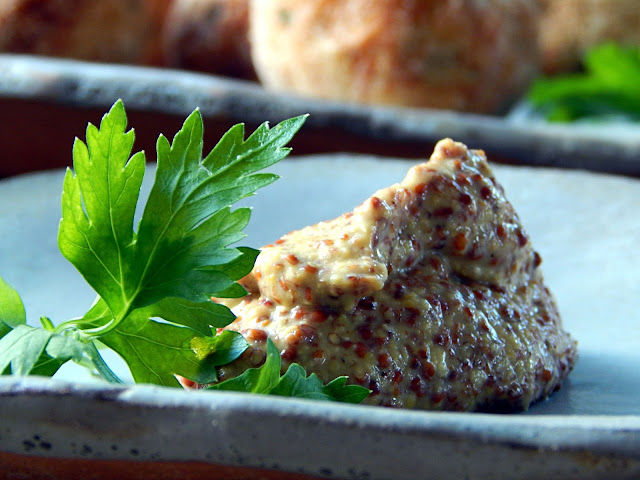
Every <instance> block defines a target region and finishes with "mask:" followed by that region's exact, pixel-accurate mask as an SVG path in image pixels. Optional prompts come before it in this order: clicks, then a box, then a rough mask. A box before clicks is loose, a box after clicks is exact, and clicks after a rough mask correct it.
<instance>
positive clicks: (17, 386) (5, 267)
mask: <svg viewBox="0 0 640 480" xmlns="http://www.w3.org/2000/svg"><path fill="white" fill-rule="evenodd" d="M413 164H415V162H414V161H408V160H401V159H397V158H396V159H389V158H381V157H371V156H353V155H345V154H335V155H326V156H311V157H298V158H289V159H287V160H285V161H283V162H281V163H280V164H279V165H277V166H276V167H275V168H274V170H275V171H276V172H277V173H279V174H280V175H281V176H282V178H281V179H280V180H278V182H276V183H275V184H274V185H271V186H269V187H267V188H266V189H264V190H261V191H260V192H259V193H258V195H257V196H255V197H252V198H251V202H250V204H251V205H253V206H254V213H253V216H252V222H251V223H250V225H249V228H248V238H247V240H248V242H247V243H248V244H249V245H251V246H256V247H257V246H260V245H262V244H265V243H269V242H271V241H272V240H274V239H275V238H277V237H278V236H280V235H282V234H283V233H286V232H288V231H290V230H291V229H294V228H299V227H302V226H304V225H307V224H310V223H313V222H316V221H318V220H322V219H328V218H331V217H333V216H335V215H338V214H340V213H342V212H344V211H347V210H351V209H352V208H353V207H354V206H355V205H357V204H358V203H359V202H361V201H362V200H363V199H364V198H366V197H367V196H369V195H370V194H371V193H372V192H373V191H375V190H376V189H378V188H380V187H383V186H386V185H388V184H390V183H393V182H396V181H399V180H401V179H402V177H403V176H404V174H405V173H406V170H407V169H408V168H409V167H410V166H411V165H413ZM495 173H496V177H497V178H498V180H499V181H500V182H501V183H502V184H503V185H504V187H505V190H506V193H507V197H508V198H509V199H510V200H511V202H512V203H513V204H514V206H515V208H516V211H518V212H519V215H520V217H521V219H522V222H523V224H524V226H525V228H526V229H527V231H528V232H529V234H530V235H531V237H532V241H533V243H534V246H535V248H536V249H537V250H538V251H539V252H540V254H541V256H542V258H543V271H544V273H545V277H546V280H547V283H548V285H549V286H550V288H551V289H552V291H553V292H554V294H555V296H556V298H557V301H558V304H559V308H560V311H561V314H562V316H563V319H564V324H565V327H566V328H567V329H568V330H569V331H570V332H571V333H572V334H573V335H574V336H575V337H576V338H577V340H578V342H579V349H580V359H579V362H578V364H577V366H576V368H575V370H574V371H573V372H572V374H571V376H570V379H569V381H568V382H566V383H565V385H564V387H563V388H562V390H560V391H559V392H557V393H556V394H554V395H553V397H552V398H551V399H549V400H548V401H545V402H542V403H538V404H536V405H534V406H533V407H532V408H531V409H530V410H529V411H528V412H526V413H522V414H512V415H487V414H472V413H437V412H419V411H400V410H391V409H385V408H381V407H367V406H350V405H340V404H333V403H323V402H314V401H302V400H291V399H284V398H271V397H260V396H254V395H243V394H232V393H225V392H186V391H181V390H177V389H165V388H158V387H150V386H128V387H112V386H108V385H105V384H102V383H97V382H96V381H93V380H91V379H90V378H88V377H86V376H83V374H82V373H81V372H79V371H78V370H76V369H73V368H65V369H64V370H63V371H62V372H61V374H60V376H59V378H58V379H57V380H56V379H54V380H48V379H38V378H26V379H20V378H7V377H5V378H3V379H1V380H0V452H1V453H0V477H2V478H25V477H26V478H42V477H45V476H46V475H50V476H49V477H46V478H51V477H53V478H77V477H76V475H79V474H80V473H81V474H82V475H85V476H86V477H85V478H118V479H120V478H186V479H189V478H228V479H231V478H234V479H240V478H256V479H257V478H273V479H276V478H277V479H294V478H295V479H308V478H334V479H350V480H355V479H359V480H364V479H367V480H369V479H370V480H374V479H380V480H384V479H389V480H390V479H393V480H402V479H416V478H451V479H458V478H460V479H484V478H510V479H525V478H562V479H570V478H575V479H592V478H601V479H607V478H638V477H639V476H640V373H639V371H638V369H637V365H638V364H639V363H640V353H639V352H638V349H637V345H638V344H639V342H640V328H639V327H638V325H640V318H639V315H640V314H639V313H638V309H637V299H638V298H640V282H639V281H638V280H639V278H640V274H639V273H638V272H640V256H639V255H637V239H638V238H640V215H639V214H638V210H637V208H638V198H640V180H636V179H631V178H623V177H617V176H610V175H603V174H595V173H588V172H577V171H563V170H553V169H543V168H530V167H514V166H502V165H498V166H495ZM62 174H63V172H62V171H59V170H56V171H51V172H44V173H36V174H28V175H23V176H18V177H13V178H10V179H6V180H3V181H1V182H0V205H2V206H3V208H2V209H0V275H2V276H3V278H5V280H6V281H8V282H9V283H11V284H13V285H14V286H15V287H16V288H17V290H18V291H19V292H20V293H21V295H22V296H23V299H24V301H25V304H26V307H27V315H28V318H29V319H30V321H37V318H38V317H39V316H40V315H45V314H46V315H49V316H50V317H51V318H53V319H54V321H56V322H57V321H61V320H63V319H67V318H70V317H72V316H76V315H79V314H82V313H83V312H84V311H85V310H86V309H87V307H88V305H89V304H90V303H91V301H92V300H93V294H92V293H91V291H89V289H88V287H86V286H85V285H84V281H83V280H82V279H81V278H80V277H79V275H78V274H77V273H76V272H75V271H74V270H73V267H71V266H70V265H69V264H67V263H66V261H65V260H64V259H63V258H62V257H61V255H60V254H59V253H58V251H57V246H56V231H57V225H58V220H59V217H60V212H59V209H60V207H59V196H60V191H61V184H62ZM147 176H148V177H149V176H151V171H149V172H148V173H147Z"/></svg>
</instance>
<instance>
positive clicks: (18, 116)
mask: <svg viewBox="0 0 640 480" xmlns="http://www.w3.org/2000/svg"><path fill="white" fill-rule="evenodd" d="M118 98H121V99H123V100H124V103H125V105H126V107H127V111H128V113H129V117H130V124H132V125H135V127H136V132H137V139H138V142H137V145H138V146H139V147H140V148H144V149H145V150H146V151H148V152H153V151H155V148H154V147H155V141H156V139H157V136H158V133H159V132H163V133H165V134H167V135H168V134H172V133H173V132H175V131H177V129H178V128H179V126H180V125H181V123H182V121H183V119H184V118H185V117H186V115H187V114H188V113H190V112H191V111H192V110H193V109H194V108H196V107H199V108H200V110H201V111H202V113H203V116H204V117H205V126H206V129H205V132H206V135H207V138H206V139H205V140H209V142H213V141H214V140H215V139H217V138H219V136H220V134H221V133H223V132H224V131H226V130H227V129H228V128H229V127H230V126H231V125H233V124H235V123H238V122H246V123H247V125H248V127H249V128H252V129H253V128H254V127H255V126H257V125H258V124H260V123H262V122H263V121H265V120H269V121H270V122H273V123H275V122H278V121H280V120H283V119H284V118H288V117H291V116H294V115H299V114H302V113H310V114H311V117H310V118H309V120H308V121H307V123H306V124H305V127H304V129H303V130H302V131H301V132H300V133H299V134H298V135H297V136H296V139H295V140H294V142H293V146H294V148H295V150H294V151H295V153H296V154H309V153H327V152H357V153H370V154H377V155H389V156H397V157H404V158H426V157H427V156H428V155H429V154H430V151H431V149H432V147H433V145H434V144H435V142H437V141H438V140H440V139H441V138H444V137H451V138H453V139H455V140H458V141H462V142H464V143H467V144H468V145H469V146H470V147H473V148H482V149H484V150H486V151H487V152H488V154H489V156H490V157H491V158H492V159H493V161H500V162H504V163H512V164H524V165H537V166H560V167H567V168H579V169H588V170H594V171H601V172H611V173H620V174H625V175H633V176H640V127H638V126H637V125H633V124H621V123H618V124H614V125H602V124H591V125H590V124H577V125H558V124H549V123H546V122H544V121H541V120H536V119H533V118H531V117H530V116H529V115H527V114H526V111H527V107H526V105H524V106H522V105H521V106H519V107H518V108H516V109H515V110H514V112H512V114H511V115H508V116H506V117H497V116H485V115H474V114H465V113H455V112H450V111H444V110H429V109H408V108H392V107H376V106H364V105H356V104H347V103H339V102H329V101H321V100H312V99H308V98H302V97H296V96H292V95H285V94H276V93H273V92H269V91H266V90H264V89H263V88H262V87H260V86H259V85H258V84H256V83H252V82H248V81H241V80H232V79H228V78H224V77H216V76H213V75H207V74H200V73H191V72H186V71H180V70H170V69H159V68H149V67H136V66H126V65H111V64H103V63H86V62H80V61H73V60H62V59H53V58H46V57H35V56H28V55H12V54H0V124H1V125H3V128H2V129H1V130H0V142H1V143H2V145H3V148H2V152H1V153H0V176H8V175H12V174H16V173H20V172H26V171H30V170H38V169H44V168H53V167H56V166H63V165H67V164H69V162H70V158H71V155H70V152H71V143H72V140H73V138H74V137H75V136H79V137H83V136H84V131H85V128H86V124H87V122H88V121H91V122H92V123H98V122H99V120H100V118H101V116H102V114H103V113H104V112H105V111H106V110H107V109H108V108H109V107H110V106H111V105H112V104H113V102H114V101H115V100H116V99H118ZM523 112H524V113H523Z"/></svg>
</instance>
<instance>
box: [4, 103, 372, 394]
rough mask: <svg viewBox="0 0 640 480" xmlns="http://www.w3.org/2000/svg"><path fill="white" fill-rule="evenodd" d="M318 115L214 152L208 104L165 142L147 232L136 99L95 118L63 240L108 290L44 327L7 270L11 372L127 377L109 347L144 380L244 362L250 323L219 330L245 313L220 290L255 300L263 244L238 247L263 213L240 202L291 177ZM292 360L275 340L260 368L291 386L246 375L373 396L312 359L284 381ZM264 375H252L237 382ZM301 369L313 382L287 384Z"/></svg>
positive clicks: (213, 374) (237, 137)
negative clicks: (67, 369)
mask: <svg viewBox="0 0 640 480" xmlns="http://www.w3.org/2000/svg"><path fill="white" fill-rule="evenodd" d="M304 121H305V116H300V117H296V118H292V119H289V120H285V121H283V122H282V123H280V124H278V125H276V126H275V127H273V128H269V126H268V125H267V124H266V123H265V124H263V125H261V126H260V127H258V129H257V130H256V131H255V132H254V133H253V134H252V135H250V136H249V137H248V138H247V139H246V140H245V139H244V127H243V125H236V126H234V127H232V128H231V129H230V130H229V131H228V132H227V133H226V134H225V135H224V136H223V137H222V138H221V140H220V141H219V142H218V144H217V145H216V146H215V147H214V148H213V150H212V151H211V152H210V153H209V154H208V155H206V156H204V157H203V121H202V117H201V114H200V112H199V111H198V110H195V111H194V112H193V113H192V114H191V115H189V117H188V118H187V119H186V121H185V122H184V125H183V127H182V129H181V130H180V131H179V132H178V133H177V134H176V135H175V137H174V139H173V141H172V142H170V141H169V140H168V139H167V138H166V137H164V136H163V135H161V136H160V137H159V139H158V142H157V168H156V174H155V180H154V183H153V186H152V188H151V192H150V194H149V197H148V198H147V200H146V203H145V205H144V208H143V209H142V216H141V218H140V221H139V223H138V226H137V229H134V217H135V215H136V209H137V208H138V202H139V200H140V198H139V197H140V189H141V186H142V180H143V177H144V174H145V161H146V159H145V155H144V153H143V152H138V153H135V154H133V155H131V153H132V149H133V143H134V132H133V130H129V131H127V129H126V128H127V117H126V113H125V109H124V105H123V104H122V102H121V101H118V102H116V103H115V104H114V105H113V107H112V108H111V110H110V111H109V112H108V113H107V114H106V115H105V116H104V117H103V119H102V121H101V123H100V127H99V128H98V127H95V126H94V125H91V124H89V126H88V128H87V132H86V143H85V142H83V141H81V140H79V139H76V141H75V143H74V145H73V170H71V169H67V172H66V175H65V178H64V185H63V193H62V219H61V221H60V227H59V231H58V246H59V248H60V251H61V252H62V254H63V255H64V257H65V258H67V260H69V261H70V262H71V263H72V264H73V265H74V266H75V267H76V269H77V270H78V271H79V272H80V273H81V274H82V276H83V277H84V278H85V280H86V281H87V282H88V283H89V285H90V286H91V287H92V288H93V289H94V290H95V291H96V293H97V294H98V296H97V299H96V301H95V302H94V304H93V305H92V306H91V308H90V309H89V311H88V312H87V313H86V314H85V315H84V316H82V317H81V318H75V319H71V320H68V321H65V322H63V323H61V324H59V325H58V326H55V325H54V323H53V322H52V321H51V320H50V319H49V318H47V317H42V318H41V325H42V327H41V328H36V327H33V326H30V325H27V323H26V314H25V309H24V305H23V304H22V301H21V299H20V296H19V295H18V293H17V292H16V291H15V289H13V287H11V286H10V285H9V284H7V283H6V282H5V281H4V280H2V279H0V374H16V375H46V376H52V375H54V374H55V373H56V372H57V371H58V369H59V368H60V367H61V366H62V365H63V364H64V363H66V362H68V361H73V362H76V363H78V364H81V365H84V366H86V367H87V368H89V369H90V370H91V371H92V372H94V373H96V374H98V375H99V376H101V377H103V378H104V379H106V380H108V381H110V382H114V383H119V382H121V380H120V379H119V378H118V376H117V375H116V374H115V373H114V372H113V371H112V370H111V369H110V368H109V366H108V365H107V364H106V363H105V361H104V360H103V358H102V356H101V354H100V348H102V347H103V346H106V347H109V348H111V349H112V350H114V351H115V352H117V353H118V354H119V356H120V357H122V358H123V359H124V361H125V362H126V363H127V365H128V367H129V370H130V371H131V374H132V376H133V379H134V380H135V381H136V382H139V383H152V384H157V385H164V386H174V387H175V386H179V383H178V381H177V379H176V376H177V375H179V376H182V377H185V378H187V379H189V380H192V381H194V382H198V383H203V384H209V383H213V382H216V381H217V380H218V378H217V371H216V367H217V366H221V365H225V364H227V363H230V362H232V361H233V360H235V359H236V358H238V357H239V356H240V355H241V354H242V353H243V352H244V350H246V348H247V346H248V344H247V342H246V341H245V340H244V338H243V337H242V335H240V334H239V333H237V332H233V331H226V330H225V331H223V332H222V333H219V334H218V333H217V330H218V329H219V328H222V327H225V326H227V325H228V324H229V323H231V322H232V321H233V320H234V318H235V317H234V315H233V313H232V312H231V311H230V310H229V309H228V308H227V307H226V306H223V305H219V304H217V303H214V302H213V301H212V300H211V297H212V296H215V297H218V298H235V297H241V296H243V295H245V294H246V292H245V290H244V289H243V288H242V287H241V286H240V285H239V284H238V283H237V282H236V281H237V280H239V279H240V278H241V277H243V276H244V275H246V274H247V273H249V271H251V268H252V267H253V263H254V261H255V258H256V256H257V253H258V252H257V251H256V250H253V249H251V248H247V247H237V248H234V247H232V246H231V245H233V244H236V243H237V242H239V241H240V240H242V239H243V238H244V236H245V234H244V233H243V229H244V227H245V226H246V225H247V223H248V221H249V218H250V214H251V211H250V209H248V208H236V209H232V208H231V206H232V205H233V204H234V203H236V202H237V201H238V200H240V199H242V198H245V197H247V196H250V195H252V194H254V193H255V191H256V190H258V189H259V188H262V187H264V186H266V185H269V184H270V183H272V182H273V181H274V180H276V179H277V176H276V175H274V174H271V173H263V172H261V171H262V170H264V169H265V168H268V167H270V166H272V165H273V164H275V163H276V162H278V161H280V160H282V159H283V158H284V157H286V156H287V155H288V153H289V151H290V149H289V148H286V147H285V146H286V144H287V143H288V142H289V141H290V140H291V138H292V137H293V135H294V134H295V133H296V132H297V131H298V129H300V127H301V126H302V124H303V123H304ZM203 352H204V353H203ZM274 356H275V357H277V359H275V357H274ZM279 358H280V357H279V354H278V352H277V350H276V349H275V347H274V346H273V344H272V343H270V344H269V351H268V356H267V362H266V363H265V365H263V367H260V369H259V371H260V372H263V373H262V376H265V375H267V376H268V378H270V379H272V380H273V379H276V378H277V379H278V381H275V380H274V381H275V385H276V386H277V385H283V386H284V387H277V388H275V389H273V391H272V389H258V390H256V389H254V388H252V387H251V382H245V386H246V387H247V388H245V389H244V390H243V391H252V392H258V393H273V394H278V392H280V394H283V393H282V392H285V391H287V390H288V392H289V394H290V395H292V396H304V397H312V398H325V399H333V400H344V401H353V402H359V401H361V400H362V399H363V398H364V397H366V395H367V394H368V391H367V390H366V389H363V388H361V387H356V386H345V384H344V383H345V380H346V379H344V378H341V379H336V380H335V381H333V382H331V383H330V384H328V385H327V386H323V385H322V382H320V380H319V379H318V378H317V377H316V376H315V375H311V376H309V377H307V376H306V373H305V372H304V370H302V368H301V367H299V366H298V365H295V366H292V367H290V368H289V370H288V371H287V372H286V373H285V374H284V376H283V377H282V380H279V379H280V360H279ZM274 366H275V367H276V368H275V369H274ZM252 370H253V369H252ZM251 376H254V377H255V374H254V373H251V372H250V371H247V372H245V374H243V375H241V376H240V377H239V380H237V381H236V384H237V383H238V382H241V381H242V379H246V378H247V377H251ZM290 378H295V379H297V381H300V382H302V383H300V384H301V385H302V384H304V385H306V387H304V388H303V389H302V390H300V389H299V388H288V387H286V385H288V384H290V383H291V382H290V381H289V380H288V379H290ZM219 385H220V387H218V388H219V389H227V388H228V387H229V386H230V385H232V383H228V382H222V383H220V384H219ZM225 385H226V387H225ZM240 390H242V389H240ZM313 392H316V393H313Z"/></svg>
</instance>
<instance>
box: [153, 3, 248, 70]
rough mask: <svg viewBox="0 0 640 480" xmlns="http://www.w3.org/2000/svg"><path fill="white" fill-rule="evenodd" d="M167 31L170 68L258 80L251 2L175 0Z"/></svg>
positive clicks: (167, 57) (166, 50)
mask: <svg viewBox="0 0 640 480" xmlns="http://www.w3.org/2000/svg"><path fill="white" fill-rule="evenodd" d="M166 27H167V28H166V32H165V35H166V37H165V41H164V50H165V57H166V59H167V64H168V65H169V66H172V67H179V68H186V69H190V70H199V71H203V72H210V73H216V74H219V75H227V76H231V77H239V78H248V79H255V76H256V75H255V72H254V69H253V64H252V62H251V52H250V47H249V38H248V30H249V1H248V0H175V1H174V4H173V7H172V8H171V11H170V12H169V15H168V18H167V25H166Z"/></svg>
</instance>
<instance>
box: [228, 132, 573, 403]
mask: <svg viewBox="0 0 640 480" xmlns="http://www.w3.org/2000/svg"><path fill="white" fill-rule="evenodd" d="M540 264H541V258H540V256H539V255H538V253H537V252H536V251H535V250H534V249H533V247H532V245H531V242H530V240H529V237H528V235H527V233H526V232H525V231H524V229H523V227H522V225H521V224H520V221H519V219H518V216H517V214H516V213H515V211H514V209H513V207H512V206H511V204H510V203H509V202H508V201H507V200H506V198H505V195H504V192H503V189H502V187H501V186H500V185H499V184H498V183H497V182H496V180H495V178H494V177H493V174H492V171H491V169H490V167H489V165H488V163H487V159H486V156H485V154H484V152H482V151H477V150H468V149H467V147H466V146H464V145H463V144H461V143H456V142H454V141H452V140H449V139H446V140H442V141H440V142H439V143H438V144H437V146H436V148H435V151H434V153H433V155H432V157H431V159H430V160H429V161H428V162H426V163H423V164H420V165H417V166H415V167H413V168H412V169H411V170H409V172H408V174H407V176H406V178H405V179H404V180H403V181H402V182H401V183H399V184H395V185H392V186H390V187H388V188H385V189H382V190H379V191H378V192H376V193H375V194H374V195H373V196H371V197H370V198H368V199H367V200H366V201H364V202H363V203H362V204H361V205H359V206H358V207H356V208H355V209H354V210H353V212H350V213H346V214H344V215H342V216H340V217H338V218H336V219H334V220H331V221H327V222H321V223H318V224H317V225H313V226H310V227H306V228H304V229H302V230H299V231H294V232H291V233H289V234H287V235H285V236H284V237H282V238H281V239H279V240H277V241H276V242H275V243H273V244H271V245H267V246H266V247H264V248H263V249H262V251H261V253H260V255H259V256H258V258H257V261H256V264H255V266H254V269H253V271H252V272H251V273H250V274H249V275H248V276H247V277H246V278H244V279H243V280H242V282H241V283H242V284H243V285H244V286H245V288H247V290H248V292H249V295H248V296H246V297H245V298H243V299H241V300H240V302H239V303H237V302H236V304H235V305H233V304H230V306H232V307H233V308H232V309H233V311H234V313H235V314H236V315H237V317H238V318H237V319H236V320H235V321H234V322H233V323H232V324H231V325H229V326H228V327H227V328H229V329H233V330H236V331H239V332H241V333H242V334H244V335H245V337H246V338H247V340H248V341H249V342H250V344H251V346H250V348H249V349H248V350H247V351H246V352H245V353H244V354H243V356H242V357H241V358H240V359H238V360H237V361H236V362H234V363H233V364H231V365H228V366H226V367H223V368H222V369H221V371H220V374H221V379H222V380H224V379H226V378H231V377H233V376H235V375H237V374H239V373H241V372H242V371H244V370H245V369H246V368H249V367H254V366H258V365H260V364H261V363H263V362H264V359H265V349H266V339H267V337H268V338H271V339H272V340H273V342H274V343H275V344H276V346H277V347H278V348H279V349H280V351H281V357H282V359H283V369H286V368H287V366H288V365H289V364H290V363H293V362H295V363H298V364H300V365H302V366H303V367H304V368H305V369H306V370H307V372H309V373H311V372H314V373H316V374H317V375H318V376H319V377H320V378H321V379H322V380H323V381H324V382H328V381H330V380H332V379H334V378H336V377H338V376H342V375H346V376H348V377H349V381H350V382H351V383H354V384H358V385H362V386H365V387H367V388H369V389H371V390H372V394H371V395H370V396H369V398H368V399H367V400H365V403H369V404H373V405H384V406H391V407H407V408H420V409H432V410H456V411H517V410H524V409H527V408H528V407H529V405H530V404H531V403H532V402H534V401H536V400H538V399H540V398H544V397H546V396H548V395H549V394H551V393H552V392H553V391H554V390H556V389H558V388H559V387H560V385H561V382H562V380H563V379H564V378H565V377H566V376H567V375H568V373H569V371H570V370H571V368H572V367H573V364H574V362H575V360H576V358H577V352H576V342H575V341H574V340H573V339H572V338H571V337H570V335H569V334H568V333H566V332H565V331H564V330H563V329H562V322H561V319H560V316H559V314H558V310H557V308H556V305H555V303H554V299H553V296H552V294H551V293H550V292H549V290H548V289H547V287H546V286H545V285H544V282H543V276H542V272H541V269H540Z"/></svg>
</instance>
